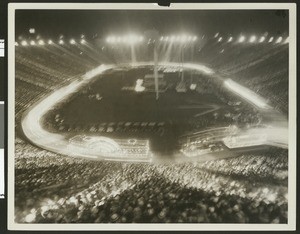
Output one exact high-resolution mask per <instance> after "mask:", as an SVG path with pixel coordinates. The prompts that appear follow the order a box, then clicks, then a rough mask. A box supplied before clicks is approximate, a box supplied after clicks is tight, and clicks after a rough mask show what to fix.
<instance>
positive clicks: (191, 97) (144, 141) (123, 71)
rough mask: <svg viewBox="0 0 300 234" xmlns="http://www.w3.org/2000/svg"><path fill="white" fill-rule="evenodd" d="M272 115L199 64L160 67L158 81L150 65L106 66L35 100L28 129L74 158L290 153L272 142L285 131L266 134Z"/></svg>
mask: <svg viewBox="0 0 300 234" xmlns="http://www.w3.org/2000/svg"><path fill="white" fill-rule="evenodd" d="M274 111H275V110H273V109H272V108H271V107H270V106H269V105H268V103H267V102H266V101H265V100H264V99H263V98H262V97H259V96H258V95H257V94H255V93H254V92H252V91H251V90H249V89H247V88H245V87H243V86H241V85H239V84H237V83H236V82H234V81H233V80H231V79H225V78H223V77H222V76H220V75H219V74H217V73H215V72H214V71H213V70H211V69H209V68H207V67H205V66H203V65H200V64H188V63H185V64H178V63H163V64H159V66H158V74H157V76H154V71H153V64H152V63H135V64H120V65H118V66H117V65H101V66H99V67H97V68H96V69H94V70H92V71H90V72H88V73H86V74H85V75H84V76H83V77H81V78H80V79H79V80H76V81H73V82H72V83H70V84H68V85H67V86H64V87H62V88H60V89H59V90H56V91H55V92H53V93H51V94H50V95H48V96H47V97H46V98H44V99H42V100H40V101H39V102H37V103H36V104H35V105H34V106H33V107H32V108H31V109H30V110H29V111H28V112H27V113H26V114H25V116H24V117H23V119H22V129H23V132H24V134H25V136H26V137H27V138H28V139H29V140H30V141H31V142H33V143H34V144H36V145H37V146H39V147H41V148H44V149H47V150H50V151H53V152H56V153H59V154H63V155H68V156H75V157H84V158H88V159H95V160H98V159H101V160H121V161H138V162H141V161H142V162H150V161H152V160H153V159H154V160H168V159H171V160H182V159H184V160H194V159H196V160H208V159H215V158H222V157H230V156H234V155H235V154H234V150H235V149H237V148H238V149H239V150H240V149H241V148H247V150H249V147H250V148H251V147H254V148H255V147H260V146H262V145H276V146H279V147H285V146H286V145H287V141H286V139H283V138H280V137H277V138H276V139H274V138H271V137H270V135H273V134H274V132H276V134H281V133H284V134H285V131H286V130H287V129H286V128H285V127H281V128H280V129H277V128H275V129H274V127H273V128H272V129H273V130H272V131H270V130H269V131H265V130H266V128H268V127H269V126H267V124H268V123H266V122H264V120H265V119H268V120H269V119H270V116H271V115H272V114H274V113H273V112H274ZM265 115H268V116H269V118H266V117H265ZM278 116H279V115H278V114H277V117H276V118H277V119H276V121H279V120H280V121H281V122H284V121H285V120H283V119H282V118H283V117H282V118H281V117H279V118H278ZM270 122H271V121H270ZM273 124H274V121H273ZM253 129H255V130H253ZM269 133H270V134H269ZM284 134H282V135H283V136H285V135H284Z"/></svg>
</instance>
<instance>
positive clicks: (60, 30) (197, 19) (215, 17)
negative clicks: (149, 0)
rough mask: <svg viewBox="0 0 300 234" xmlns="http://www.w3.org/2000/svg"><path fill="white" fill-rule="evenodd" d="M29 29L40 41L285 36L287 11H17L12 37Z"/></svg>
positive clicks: (25, 32) (24, 33) (26, 32)
mask: <svg viewBox="0 0 300 234" xmlns="http://www.w3.org/2000/svg"><path fill="white" fill-rule="evenodd" d="M30 27H33V28H35V29H36V32H37V33H38V34H40V35H41V36H42V37H58V36H59V35H60V34H63V35H65V36H66V37H72V36H79V35H80V34H85V35H87V36H91V35H93V34H95V33H97V34H98V36H99V37H106V36H107V35H110V34H122V33H126V32H136V33H143V32H145V31H146V30H149V29H156V30H158V31H159V32H160V33H161V34H165V35H166V34H172V33H177V32H186V33H193V34H196V35H201V34H203V33H205V34H214V33H215V32H218V31H220V32H221V33H224V34H233V35H235V34H239V33H244V34H248V33H249V34H251V33H264V32H269V33H270V34H274V35H277V34H287V33H288V11H282V10H281V11H277V10H193V11H191V10H185V11H183V10H180V11H178V10H166V11H165V10H160V11H153V10H152V11H150V10H139V11H137V10H135V11H134V10H17V11H16V36H19V35H24V36H26V35H27V34H28V29H29V28H30Z"/></svg>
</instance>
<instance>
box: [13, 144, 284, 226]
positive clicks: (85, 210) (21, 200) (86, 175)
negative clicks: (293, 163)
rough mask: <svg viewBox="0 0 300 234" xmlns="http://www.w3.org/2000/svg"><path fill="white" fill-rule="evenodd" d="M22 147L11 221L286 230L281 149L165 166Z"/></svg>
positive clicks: (18, 161) (18, 153)
mask: <svg viewBox="0 0 300 234" xmlns="http://www.w3.org/2000/svg"><path fill="white" fill-rule="evenodd" d="M18 144H20V145H22V144H24V146H25V144H26V145H27V143H25V142H22V141H21V140H19V141H18ZM26 147H27V149H28V152H31V153H30V155H31V156H30V157H26V158H23V157H22V155H23V154H22V153H21V152H18V151H17V158H16V171H15V172H16V186H15V190H16V200H15V204H16V209H15V212H16V213H15V219H16V222H20V223H31V222H34V223H132V222H133V223H287V165H288V158H287V151H286V150H279V149H272V150H270V151H268V152H269V153H267V154H264V155H257V154H251V155H242V156H240V157H237V158H231V159H222V160H215V161H208V162H194V163H178V164H172V165H170V164H145V163H121V162H100V161H99V162H94V161H85V160H80V159H72V158H68V157H64V156H59V155H56V154H53V153H50V152H47V151H43V150H39V149H36V148H34V147H32V146H28V145H27V146H26ZM26 147H25V148H26ZM17 148H18V147H17ZM21 148H22V151H24V147H21Z"/></svg>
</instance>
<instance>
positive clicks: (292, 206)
mask: <svg viewBox="0 0 300 234" xmlns="http://www.w3.org/2000/svg"><path fill="white" fill-rule="evenodd" d="M296 7H297V6H296V3H184V4H183V3H174V4H173V3H172V4H171V6H170V7H160V6H158V5H157V4H154V3H140V4H137V3H9V4H8V107H9V108H8V120H9V121H8V191H7V192H8V194H7V198H8V214H7V219H8V221H7V225H8V226H7V227H8V229H9V230H91V231H92V230H103V231H104V230H111V231H112V230H119V231H121V230H122V231H126V230H174V231H175V230H176V231H180V230H190V231H207V230H240V231H243V230H252V231H255V230H256V231H283V230H290V231H292V230H296V207H297V206H296V157H297V155H296V130H297V126H296V115H297V112H296V111H297V108H296V100H297V99H296V67H297V64H296V51H297V49H296ZM21 9H35V10H38V9H53V10H54V9H55V10H62V9H68V10H118V9H119V10H164V11H168V10H262V9H263V10H276V9H282V10H288V11H289V136H288V137H289V148H288V149H289V150H288V158H289V162H288V171H289V173H288V223H287V224H176V223H175V224H174V223H172V224H105V223H101V224H73V223H72V224H20V223H15V221H14V217H15V215H14V208H15V206H14V202H15V191H14V184H15V183H14V182H15V180H14V178H15V177H14V176H15V175H14V167H15V165H14V163H15V160H14V155H15V45H14V43H15V11H16V10H21Z"/></svg>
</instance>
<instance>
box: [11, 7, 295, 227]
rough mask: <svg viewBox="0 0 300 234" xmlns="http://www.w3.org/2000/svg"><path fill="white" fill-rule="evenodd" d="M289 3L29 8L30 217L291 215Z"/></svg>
mask: <svg viewBox="0 0 300 234" xmlns="http://www.w3.org/2000/svg"><path fill="white" fill-rule="evenodd" d="M288 23H289V22H288V11H283V10H247V11H246V10H238V11H237V10H235V11H231V10H218V11H216V10H188V11H184V10H182V11H177V10H173V11H168V10H166V11H162V10H160V11H150V10H147V11H138V10H127V11H125V10H101V11H100V10H98V11H97V10H89V11H80V10H21V11H17V13H16V31H15V32H16V41H15V70H16V74H15V87H16V88H15V104H16V105H15V125H16V139H15V152H16V155H15V219H16V222H19V223H71V222H78V223H94V222H95V223H111V222H113V223H132V222H134V223H170V222H171V223H286V222H287V204H288V201H287V190H288V188H287V181H288V176H287V175H288V167H287V165H288V137H287V136H288V71H289V70H288V68H289V67H288V48H289V32H288Z"/></svg>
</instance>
